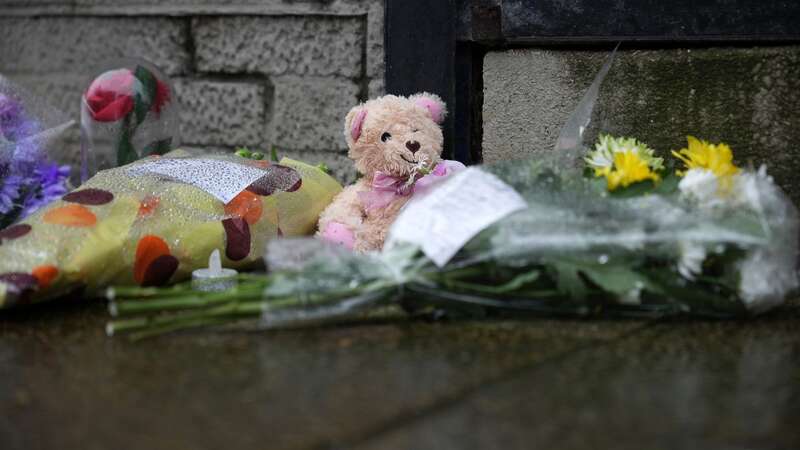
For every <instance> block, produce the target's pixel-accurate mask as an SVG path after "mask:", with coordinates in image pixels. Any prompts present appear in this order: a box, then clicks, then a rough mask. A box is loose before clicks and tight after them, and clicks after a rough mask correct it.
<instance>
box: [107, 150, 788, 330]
mask: <svg viewBox="0 0 800 450" xmlns="http://www.w3.org/2000/svg"><path fill="white" fill-rule="evenodd" d="M674 155H675V157H676V158H677V159H678V160H680V162H681V163H682V164H683V167H682V168H681V169H679V170H678V172H677V173H672V172H667V171H666V170H665V169H664V162H663V159H662V158H661V157H658V156H656V155H655V152H653V150H651V149H650V148H649V147H647V146H646V145H645V144H643V143H641V142H638V141H637V140H635V139H619V138H613V137H610V136H603V137H601V138H600V140H599V142H598V143H597V146H596V149H595V150H594V151H592V152H591V153H589V154H588V155H587V156H586V166H587V174H586V175H585V176H581V174H579V173H578V174H576V173H575V172H574V171H573V170H568V169H565V168H563V167H558V166H556V165H553V164H551V162H544V161H531V162H528V163H527V164H520V163H519V162H516V163H513V164H511V163H506V164H501V165H497V166H493V167H484V168H482V169H468V170H466V171H464V173H463V174H459V175H457V176H454V178H453V180H452V181H446V182H444V183H443V184H442V185H441V186H440V187H439V188H438V189H436V190H434V191H433V192H432V193H431V194H429V195H430V197H429V198H423V199H422V200H421V201H420V202H418V203H417V204H413V203H412V204H410V206H409V208H408V209H407V210H406V211H404V212H403V214H401V216H400V217H399V218H398V220H397V222H396V223H395V225H394V227H393V228H392V231H391V233H390V234H394V235H395V236H397V235H398V233H399V234H403V233H402V232H399V231H398V230H400V229H402V228H403V226H404V225H403V222H404V221H407V222H408V223H409V224H412V225H413V226H415V227H418V228H422V229H425V226H424V225H423V226H421V227H420V226H419V224H420V223H422V224H425V223H426V222H427V219H426V218H425V215H426V214H427V215H429V216H434V217H438V218H439V219H441V218H442V217H443V216H446V215H447V214H448V213H447V212H446V211H445V212H442V210H438V211H434V210H431V209H428V208H429V206H428V205H426V204H424V203H429V202H430V201H431V200H430V199H431V198H432V197H441V196H444V195H445V193H444V191H446V190H447V186H448V184H451V183H452V184H453V185H456V186H457V185H459V184H460V183H462V184H461V186H463V184H475V183H476V182H480V180H481V179H482V178H484V177H486V176H487V175H488V176H490V177H492V178H493V179H495V180H501V181H502V182H503V183H505V185H507V186H510V187H512V188H513V189H514V190H515V191H516V192H517V193H519V195H520V197H521V198H522V199H523V201H524V208H523V209H520V210H518V211H516V212H512V213H510V214H509V215H507V216H505V217H504V218H502V219H500V220H499V221H497V222H495V223H494V224H492V225H491V226H489V227H488V228H486V229H484V230H482V231H481V232H480V233H479V234H478V235H477V236H475V237H474V238H472V239H471V240H469V242H468V243H467V244H466V245H464V246H463V247H461V248H460V249H458V251H457V253H455V256H454V257H453V258H452V259H449V260H446V261H439V262H442V264H438V263H437V261H438V256H439V255H440V254H441V253H440V252H439V253H437V250H436V248H437V245H439V244H435V245H428V244H429V241H428V240H430V239H434V240H436V239H446V237H441V236H437V235H436V234H435V233H430V232H428V231H425V233H424V234H421V235H420V240H419V241H417V242H403V241H399V240H397V239H395V240H394V242H395V243H394V245H391V244H390V246H389V247H388V248H387V249H385V250H384V251H383V252H381V253H377V254H366V255H358V254H353V253H351V252H348V251H346V250H343V249H340V248H334V247H330V246H327V245H326V244H324V243H322V242H318V241H314V240H311V239H302V240H278V241H273V242H271V243H270V245H269V248H268V249H267V251H266V255H267V256H266V258H267V261H268V265H269V267H270V268H271V269H272V272H271V273H269V274H264V275H256V274H253V275H247V276H246V277H244V278H243V280H242V281H241V283H240V285H239V287H237V288H234V289H232V290H229V291H226V292H210V293H208V292H196V291H193V290H192V289H191V288H190V287H189V286H187V285H178V286H175V287H172V288H169V289H161V290H159V289H136V288H134V289H111V290H109V292H108V297H109V299H110V300H111V305H112V307H111V309H112V311H113V313H114V314H115V315H117V316H118V317H119V318H120V319H121V320H116V321H114V322H112V323H111V324H109V331H111V332H122V331H129V332H134V333H135V335H136V336H146V335H150V334H152V333H160V332H164V331H170V330H174V329H180V328H184V327H195V326H203V325H218V324H231V323H236V322H238V321H240V320H243V319H258V326H261V327H276V326H288V325H297V324H308V323H317V322H319V321H329V320H342V319H343V318H345V317H349V316H353V315H362V314H364V313H365V312H371V311H376V310H378V309H380V308H382V307H386V306H392V307H395V308H402V309H403V310H405V311H411V312H420V311H436V312H437V313H442V312H444V313H447V314H450V315H463V314H467V315H471V316H475V315H477V316H484V315H486V314H491V313H497V312H501V313H503V312H505V313H508V312H513V313H517V314H518V313H521V312H530V313H543V314H566V315H593V314H597V315H599V314H606V315H627V316H643V315H649V316H663V315H673V314H693V315H701V316H713V317H737V316H742V315H749V314H752V313H758V312H763V311H766V310H768V309H770V308H772V307H774V306H776V305H779V304H780V303H782V301H783V300H784V299H785V297H786V295H788V293H790V292H791V291H792V290H793V289H795V288H796V287H797V278H796V262H795V260H796V256H797V235H798V222H797V214H796V211H795V209H794V207H793V205H792V204H791V202H789V201H788V200H787V198H786V197H785V196H784V195H783V193H782V192H781V191H780V189H779V188H778V187H777V186H775V184H774V183H773V181H772V179H771V178H770V177H769V176H768V175H767V174H766V169H765V167H763V166H762V167H761V168H759V169H758V170H742V169H741V168H738V167H736V166H735V165H734V164H733V162H732V153H731V151H730V149H729V148H728V147H727V146H726V145H724V144H711V143H708V142H705V141H701V140H698V139H695V138H693V137H690V138H689V139H688V145H687V147H686V148H684V149H680V150H678V151H676V152H674ZM476 173H480V174H481V175H479V176H476V175H475V174H476ZM459 180H461V181H459ZM476 180H477V181H476ZM438 200H442V199H441V198H440V199H438ZM460 200H463V199H459V200H458V201H460ZM450 201H453V200H452V198H451V199H450ZM494 201H496V199H494ZM415 202H416V201H415ZM421 204H422V205H423V206H424V208H423V209H419V208H418V206H419V205H421ZM452 232H453V230H452V228H450V229H448V230H445V233H450V234H452ZM391 240H392V238H391V237H390V241H391ZM412 240H413V239H412ZM428 250H431V251H428ZM128 316H133V317H132V318H129V317H128Z"/></svg>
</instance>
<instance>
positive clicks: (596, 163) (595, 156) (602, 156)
mask: <svg viewBox="0 0 800 450" xmlns="http://www.w3.org/2000/svg"><path fill="white" fill-rule="evenodd" d="M624 152H630V153H635V154H637V155H638V156H639V157H640V158H641V159H642V161H644V162H645V163H646V164H647V166H648V167H650V169H652V170H661V169H663V168H664V159H663V158H657V157H656V155H655V151H654V150H653V149H651V148H649V147H648V146H647V145H646V144H644V143H643V142H639V141H637V140H636V139H634V138H614V137H612V136H610V135H607V134H601V135H600V137H599V138H598V140H597V144H595V150H594V151H591V152H589V156H588V157H587V158H586V159H585V161H586V163H587V164H588V165H589V166H590V167H592V168H593V169H604V168H606V167H612V166H613V165H614V154H615V153H624Z"/></svg>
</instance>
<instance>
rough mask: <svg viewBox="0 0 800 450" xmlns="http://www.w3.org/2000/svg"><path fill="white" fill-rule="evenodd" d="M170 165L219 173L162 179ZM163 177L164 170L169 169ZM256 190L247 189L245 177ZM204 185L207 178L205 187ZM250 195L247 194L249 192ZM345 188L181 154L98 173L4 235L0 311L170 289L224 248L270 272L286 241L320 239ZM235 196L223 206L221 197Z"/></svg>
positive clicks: (290, 172)
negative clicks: (269, 249) (320, 225)
mask: <svg viewBox="0 0 800 450" xmlns="http://www.w3.org/2000/svg"><path fill="white" fill-rule="evenodd" d="M165 162H168V163H170V164H171V167H172V168H173V169H174V168H176V167H183V166H188V167H192V168H193V167H195V166H194V165H195V164H197V163H202V164H204V165H203V166H202V167H203V168H204V169H207V167H206V166H207V165H211V166H213V167H216V168H217V169H216V170H214V169H212V170H210V171H208V172H204V173H197V174H195V179H196V180H198V182H197V185H193V184H188V183H187V182H183V181H179V180H180V177H181V173H178V172H174V173H171V174H170V173H168V172H164V171H160V172H157V171H156V170H157V169H154V167H156V168H163V166H164V164H163V163H165ZM159 170H160V169H159ZM253 171H255V173H256V174H257V175H260V176H258V177H256V179H255V181H253V182H248V183H247V184H246V185H244V186H237V185H236V183H235V182H236V181H240V178H239V176H240V175H239V174H240V173H250V172H253ZM200 179H206V181H207V182H208V183H207V184H205V185H203V184H202V183H200V182H199V180H200ZM242 189H243V190H242ZM340 190H341V186H340V185H339V184H338V183H337V182H336V181H335V180H334V179H333V178H331V177H330V176H329V175H327V174H325V173H324V172H322V171H321V170H319V169H318V168H316V167H313V166H309V165H306V164H304V163H301V162H297V161H293V160H290V159H283V160H282V161H281V162H280V163H279V164H271V163H269V162H267V161H253V160H248V159H244V158H240V157H238V156H232V155H231V156H219V155H216V156H215V155H191V154H189V153H187V152H183V151H176V152H172V153H170V154H168V155H166V156H165V157H160V158H159V157H151V158H147V159H144V160H141V161H138V162H136V163H133V164H130V165H128V166H123V167H119V168H116V169H110V170H106V171H101V172H98V173H97V174H96V175H95V176H94V177H93V178H92V179H90V180H89V181H87V182H86V183H85V184H84V185H83V186H81V188H80V189H79V190H76V191H73V192H70V193H68V194H66V195H64V196H63V197H62V198H61V199H60V200H57V201H55V202H53V203H51V204H49V205H48V206H46V207H45V208H43V209H42V210H41V211H39V212H38V213H36V214H34V215H33V216H31V217H29V218H28V219H26V220H25V221H23V222H21V223H19V224H16V225H14V226H12V227H9V228H7V229H6V230H3V231H2V234H1V235H0V242H2V245H0V306H8V305H13V304H15V303H20V302H31V301H39V300H44V299H47V298H52V297H57V296H60V295H64V294H65V293H67V292H70V291H73V290H76V289H83V290H84V292H85V293H84V295H96V294H98V293H100V292H102V290H103V289H104V288H106V287H107V286H110V285H112V284H117V285H140V286H161V285H164V284H167V283H172V282H176V281H180V280H183V279H187V278H188V277H189V276H190V274H191V272H192V271H193V270H194V269H198V268H202V267H205V265H206V262H207V261H208V258H209V255H210V254H211V252H212V251H213V250H214V249H220V250H221V253H222V256H223V258H222V262H223V265H224V266H226V267H231V268H246V267H253V266H254V265H255V266H258V265H260V264H262V260H261V258H262V256H263V250H264V248H265V246H266V243H267V242H268V241H269V240H270V239H272V238H274V237H276V236H281V235H283V236H299V235H304V234H310V233H312V232H313V231H314V229H315V227H316V221H317V217H318V215H319V213H320V212H321V211H322V209H324V208H325V206H327V205H328V203H330V201H331V200H332V198H333V196H334V195H336V194H337V193H338V192H339V191H340ZM225 195H230V196H231V199H230V200H229V201H228V200H226V201H223V200H221V199H220V198H219V197H223V198H224V196H225Z"/></svg>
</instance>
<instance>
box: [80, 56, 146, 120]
mask: <svg viewBox="0 0 800 450" xmlns="http://www.w3.org/2000/svg"><path fill="white" fill-rule="evenodd" d="M135 81H136V80H135V78H134V76H133V73H131V71H130V70H128V69H119V70H112V71H110V72H106V73H104V74H102V75H100V76H99V77H97V78H95V80H94V81H93V82H92V84H91V85H90V86H89V89H87V90H86V94H85V95H84V100H85V101H86V105H87V106H88V107H89V113H90V114H91V115H92V118H93V119H94V120H96V121H98V122H116V121H117V120H119V119H121V118H123V117H125V116H126V115H127V114H128V113H130V112H131V110H132V109H133V96H132V92H133V84H134V82H135Z"/></svg>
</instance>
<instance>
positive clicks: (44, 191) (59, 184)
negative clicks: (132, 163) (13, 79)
mask: <svg viewBox="0 0 800 450" xmlns="http://www.w3.org/2000/svg"><path fill="white" fill-rule="evenodd" d="M37 107H38V108H37ZM43 108H45V107H43V106H42V104H41V102H40V101H38V100H37V99H36V98H35V97H33V96H31V95H30V94H28V93H27V92H25V91H23V90H21V89H20V88H18V87H16V86H14V85H12V84H11V83H10V82H8V81H7V80H6V79H5V78H3V77H2V76H0V230H2V229H3V228H6V227H8V226H9V225H11V224H13V223H14V222H16V221H18V220H21V219H24V218H25V217H27V216H29V215H30V214H32V213H34V212H35V211H37V210H38V209H39V208H41V207H42V206H43V205H46V204H48V203H49V202H51V201H52V200H54V199H56V198H58V197H60V196H62V195H64V194H65V193H66V192H67V188H68V182H69V175H70V167H69V166H66V165H60V164H58V163H57V162H55V161H53V160H52V159H51V157H50V155H49V154H48V146H49V144H50V143H51V142H52V141H53V139H54V138H55V137H57V136H58V135H60V134H61V133H62V132H63V131H64V130H65V129H66V128H67V127H69V126H70V125H71V124H72V122H70V121H66V120H63V121H62V117H60V116H59V115H58V113H57V112H54V111H52V110H51V109H49V108H48V110H46V113H43V111H42V109H43ZM37 109H39V110H37ZM0 233H3V231H0Z"/></svg>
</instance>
